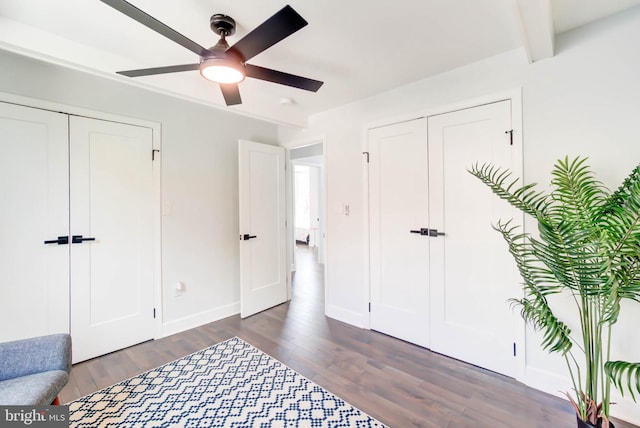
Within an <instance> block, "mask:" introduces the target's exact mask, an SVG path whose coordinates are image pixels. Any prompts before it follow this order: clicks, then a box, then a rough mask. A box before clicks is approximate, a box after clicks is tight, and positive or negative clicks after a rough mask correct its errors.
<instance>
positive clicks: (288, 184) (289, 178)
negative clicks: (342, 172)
mask: <svg viewBox="0 0 640 428" xmlns="http://www.w3.org/2000/svg"><path fill="white" fill-rule="evenodd" d="M326 141H327V138H326V136H325V135H324V134H323V135H318V136H316V137H310V138H305V139H302V140H294V141H289V142H286V143H280V146H281V147H284V149H285V164H286V168H287V173H286V174H285V198H286V204H287V205H286V218H287V228H286V234H287V238H286V239H287V300H291V296H292V293H291V272H292V266H293V262H294V258H295V255H294V246H293V242H294V239H295V236H294V229H293V226H294V215H295V214H294V212H293V181H294V165H293V162H292V160H291V149H299V148H301V147H306V146H313V145H316V144H322V176H321V177H320V180H321V182H322V185H321V188H322V195H321V199H322V209H321V210H320V223H321V224H322V235H324V236H320V239H321V240H322V241H323V242H322V245H323V251H324V265H323V266H324V282H323V285H324V297H325V299H324V301H325V309H324V312H325V313H326V312H327V306H326V305H327V303H326V302H327V269H328V266H327V260H328V259H329V258H328V251H329V245H328V241H329V233H328V229H329V228H328V224H327V144H326Z"/></svg>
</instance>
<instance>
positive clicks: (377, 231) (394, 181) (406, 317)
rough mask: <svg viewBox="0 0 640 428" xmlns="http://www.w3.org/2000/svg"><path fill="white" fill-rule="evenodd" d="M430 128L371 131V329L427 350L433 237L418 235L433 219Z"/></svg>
mask: <svg viewBox="0 0 640 428" xmlns="http://www.w3.org/2000/svg"><path fill="white" fill-rule="evenodd" d="M426 126H427V121H426V119H417V120H413V121H409V122H403V123H399V124H395V125H390V126H385V127H382V128H377V129H373V130H370V131H369V206H370V209H369V216H370V218H369V221H370V269H371V272H370V275H371V314H370V322H371V328H372V329H374V330H377V331H380V332H383V333H386V334H389V335H391V336H394V337H398V338H400V339H403V340H406V341H408V342H412V343H415V344H418V345H421V346H425V347H428V346H429V237H428V236H425V235H422V234H420V233H419V232H420V230H421V229H425V228H428V215H429V198H428V192H427V189H428V173H427V129H426ZM412 231H413V232H412ZM415 232H418V233H415Z"/></svg>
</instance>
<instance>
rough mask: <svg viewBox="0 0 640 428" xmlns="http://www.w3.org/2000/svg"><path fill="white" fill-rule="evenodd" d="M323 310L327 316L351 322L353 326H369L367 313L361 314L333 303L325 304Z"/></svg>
mask: <svg viewBox="0 0 640 428" xmlns="http://www.w3.org/2000/svg"><path fill="white" fill-rule="evenodd" d="M325 310H326V315H327V316H328V317H329V318H333V319H334V320H338V321H342V322H344V323H347V324H351V325H353V326H355V327H360V328H369V316H368V315H369V314H368V313H367V314H362V313H360V312H355V311H350V310H348V309H344V308H341V307H339V306H334V305H327V306H326V308H325Z"/></svg>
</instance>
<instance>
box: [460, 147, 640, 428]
mask: <svg viewBox="0 0 640 428" xmlns="http://www.w3.org/2000/svg"><path fill="white" fill-rule="evenodd" d="M469 172H470V173H471V174H472V175H474V176H475V177H477V178H479V179H480V180H481V181H482V182H483V183H485V184H486V185H487V186H488V187H489V188H490V189H491V190H492V191H493V193H495V194H496V195H498V196H499V197H500V198H502V199H504V200H506V201H507V202H509V203H510V204H511V205H512V206H513V207H515V208H517V209H519V210H521V211H522V212H524V213H525V214H527V215H530V216H532V217H533V218H534V219H535V220H536V221H537V225H538V231H537V232H538V233H537V234H536V236H534V235H533V234H531V233H529V232H524V231H523V230H522V229H521V228H520V227H519V226H515V225H514V224H513V222H512V220H507V221H504V220H500V221H499V222H498V223H497V224H496V225H494V228H495V229H496V230H497V231H498V232H500V233H501V234H502V236H503V237H504V239H505V240H506V242H507V243H508V246H509V252H510V253H511V255H512V256H513V258H514V259H515V262H516V265H517V266H518V269H519V271H520V275H521V277H522V280H523V283H522V290H523V295H522V297H520V298H516V299H511V303H512V304H514V305H515V306H516V307H518V309H519V310H520V314H521V315H522V317H523V318H524V320H525V321H526V322H527V324H529V325H530V326H532V327H533V328H534V329H536V330H538V331H540V332H541V333H542V347H543V349H545V350H547V351H549V352H552V353H559V354H560V355H562V357H563V358H564V359H565V361H566V364H567V367H568V371H569V376H570V378H571V382H572V384H573V385H572V386H573V388H572V389H573V393H572V394H569V393H567V397H568V398H569V400H570V402H571V404H572V405H573V407H574V408H575V411H576V415H577V423H578V427H600V428H610V427H612V426H613V424H612V423H611V422H610V421H609V418H610V410H611V397H610V393H611V386H612V384H613V385H614V386H615V387H616V388H618V389H619V390H620V391H621V393H622V394H623V395H624V394H630V395H631V397H632V399H633V400H634V401H636V394H638V393H640V363H631V362H625V361H612V360H611V343H612V338H613V327H614V325H615V324H616V322H617V320H618V317H619V315H620V312H621V305H620V303H621V301H622V300H625V299H628V300H633V301H635V302H640V166H638V167H636V168H635V169H634V170H633V171H632V172H631V174H630V175H629V176H628V177H627V178H626V179H625V180H624V182H623V183H622V185H620V187H619V188H618V189H617V190H616V191H614V192H609V191H608V190H607V189H606V188H605V187H604V186H603V185H602V183H600V182H599V181H598V180H597V179H596V178H595V176H594V174H593V172H592V171H591V169H590V167H589V166H587V164H586V159H584V158H576V159H573V160H569V158H568V157H567V158H565V159H564V160H562V159H561V160H559V161H558V162H557V163H556V164H555V166H554V168H553V171H552V177H553V178H552V181H551V190H550V191H549V192H547V193H545V192H541V191H537V190H535V187H536V184H535V183H534V184H527V185H523V186H521V185H519V184H518V180H517V179H516V180H514V179H513V178H511V172H510V171H509V170H507V169H503V168H500V167H497V166H494V165H492V164H484V165H478V164H476V165H475V166H474V167H473V168H471V169H470V170H469ZM561 293H566V294H568V296H570V300H571V301H572V302H573V304H575V307H576V309H577V311H566V312H568V314H567V313H563V312H560V311H558V310H557V309H552V307H551V305H550V304H549V298H550V296H552V295H555V294H561ZM564 309H567V308H564ZM571 314H577V316H578V320H577V322H569V323H568V322H567V321H566V318H565V320H564V321H563V317H565V316H567V315H569V316H570V315H571ZM569 325H579V326H580V329H579V331H575V332H574V331H572V330H571V328H570V327H569ZM576 330H577V329H576Z"/></svg>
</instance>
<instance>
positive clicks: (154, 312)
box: [153, 308, 156, 319]
mask: <svg viewBox="0 0 640 428" xmlns="http://www.w3.org/2000/svg"><path fill="white" fill-rule="evenodd" d="M155 318H156V308H153V319H155Z"/></svg>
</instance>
